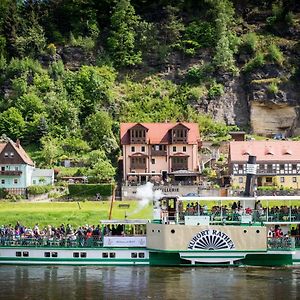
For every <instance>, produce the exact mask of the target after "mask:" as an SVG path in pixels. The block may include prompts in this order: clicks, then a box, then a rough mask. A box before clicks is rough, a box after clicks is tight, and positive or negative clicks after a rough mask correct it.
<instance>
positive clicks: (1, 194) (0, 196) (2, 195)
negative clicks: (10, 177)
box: [0, 188, 8, 199]
mask: <svg viewBox="0 0 300 300" xmlns="http://www.w3.org/2000/svg"><path fill="white" fill-rule="evenodd" d="M7 195H8V192H7V191H6V189H3V188H1V189H0V199H4V198H6V197H7Z"/></svg>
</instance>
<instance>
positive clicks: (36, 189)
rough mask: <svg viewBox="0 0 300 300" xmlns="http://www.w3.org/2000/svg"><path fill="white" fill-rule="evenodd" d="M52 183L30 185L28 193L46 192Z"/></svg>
mask: <svg viewBox="0 0 300 300" xmlns="http://www.w3.org/2000/svg"><path fill="white" fill-rule="evenodd" d="M52 188H53V186H52V185H31V186H29V187H28V193H29V195H41V194H46V193H48V192H50V191H51V190H52Z"/></svg>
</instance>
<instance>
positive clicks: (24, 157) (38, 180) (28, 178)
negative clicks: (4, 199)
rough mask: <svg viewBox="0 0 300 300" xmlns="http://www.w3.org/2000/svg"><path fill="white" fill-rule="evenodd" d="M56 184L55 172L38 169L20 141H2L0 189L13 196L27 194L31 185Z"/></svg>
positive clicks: (0, 151) (7, 139) (3, 139)
mask: <svg viewBox="0 0 300 300" xmlns="http://www.w3.org/2000/svg"><path fill="white" fill-rule="evenodd" d="M53 183H54V171H53V170H51V169H43V170H42V169H37V168H35V165H34V162H33V161H32V160H31V158H30V157H29V155H28V154H27V153H26V151H25V150H24V148H23V147H22V146H21V144H20V141H19V140H17V141H16V142H13V141H12V140H11V139H9V138H6V137H5V138H2V139H1V140H0V189H5V190H6V191H8V192H9V193H13V194H26V189H27V188H28V187H29V186H31V185H46V184H53Z"/></svg>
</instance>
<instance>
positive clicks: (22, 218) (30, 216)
mask: <svg viewBox="0 0 300 300" xmlns="http://www.w3.org/2000/svg"><path fill="white" fill-rule="evenodd" d="M78 203H79V204H78ZM78 203H77V202H49V203H48V202H47V203H44V202H43V203H38V202H35V203H32V202H30V203H28V202H25V201H24V202H17V203H11V202H0V226H1V225H4V224H13V225H14V224H15V223H16V222H17V221H19V222H21V223H22V224H23V225H25V226H30V227H32V226H33V225H34V224H35V223H39V225H40V227H42V226H46V225H48V224H50V225H53V226H58V225H60V224H62V223H64V224H67V223H69V224H71V225H73V226H79V225H83V224H91V225H92V224H94V225H95V224H98V223H99V221H100V220H105V219H108V214H109V205H110V202H104V201H103V202H102V201H101V202H99V201H97V202H96V201H86V202H78ZM120 203H122V204H124V203H128V204H130V208H129V209H124V208H119V204H120ZM79 205H80V207H79ZM125 214H126V215H127V218H128V219H137V218H139V219H151V217H152V205H147V206H146V207H143V208H141V209H140V208H139V206H138V202H137V201H128V202H126V201H122V202H118V201H116V202H114V205H113V214H112V218H113V219H124V217H125Z"/></svg>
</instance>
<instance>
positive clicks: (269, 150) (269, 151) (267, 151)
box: [265, 148, 274, 155]
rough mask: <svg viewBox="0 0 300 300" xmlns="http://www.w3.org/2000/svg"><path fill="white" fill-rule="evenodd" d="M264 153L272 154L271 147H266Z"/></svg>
mask: <svg viewBox="0 0 300 300" xmlns="http://www.w3.org/2000/svg"><path fill="white" fill-rule="evenodd" d="M265 154H266V155H274V151H273V150H272V148H266V151H265Z"/></svg>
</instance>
